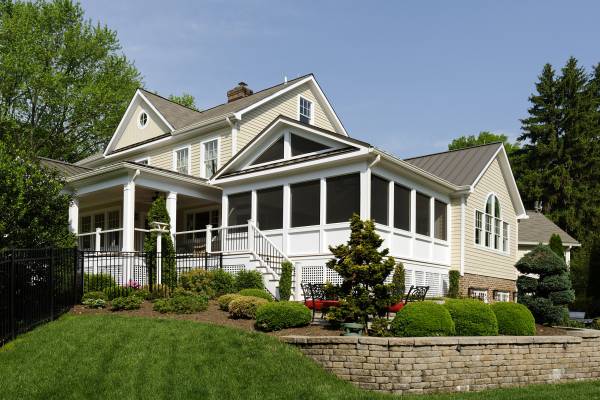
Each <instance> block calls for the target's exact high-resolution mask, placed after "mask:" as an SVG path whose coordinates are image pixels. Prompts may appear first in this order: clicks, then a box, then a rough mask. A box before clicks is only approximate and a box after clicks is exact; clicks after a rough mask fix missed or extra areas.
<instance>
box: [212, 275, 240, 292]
mask: <svg viewBox="0 0 600 400" xmlns="http://www.w3.org/2000/svg"><path fill="white" fill-rule="evenodd" d="M210 286H211V288H212V290H213V293H214V296H215V297H219V296H223V295H224V294H228V293H235V292H236V287H235V276H234V275H233V274H230V273H229V272H227V271H223V270H222V269H217V270H214V271H213V272H212V280H211V282H210Z"/></svg>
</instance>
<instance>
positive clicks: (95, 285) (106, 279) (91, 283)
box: [83, 274, 117, 293]
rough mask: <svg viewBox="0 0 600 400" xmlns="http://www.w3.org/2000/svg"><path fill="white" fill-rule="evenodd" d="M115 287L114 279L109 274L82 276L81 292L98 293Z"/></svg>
mask: <svg viewBox="0 0 600 400" xmlns="http://www.w3.org/2000/svg"><path fill="white" fill-rule="evenodd" d="M114 286H117V282H116V281H115V278H113V277H112V276H111V275H109V274H83V292H84V293H86V292H98V291H101V290H104V289H106V288H110V287H114Z"/></svg>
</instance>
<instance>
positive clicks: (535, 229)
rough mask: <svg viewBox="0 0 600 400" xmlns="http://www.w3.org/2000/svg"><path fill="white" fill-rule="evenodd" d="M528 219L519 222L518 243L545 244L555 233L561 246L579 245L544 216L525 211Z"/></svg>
mask: <svg viewBox="0 0 600 400" xmlns="http://www.w3.org/2000/svg"><path fill="white" fill-rule="evenodd" d="M527 216H528V217H529V218H528V219H523V220H521V221H520V222H519V243H545V244H547V243H548V242H549V241H550V236H552V234H554V233H556V234H557V235H558V236H560V239H561V240H562V242H563V244H566V245H576V246H578V245H579V242H578V241H577V240H576V239H575V238H573V237H572V236H571V235H569V234H568V233H567V232H565V231H563V230H562V229H560V228H559V227H558V226H557V225H556V224H555V223H554V222H552V221H550V220H549V219H548V218H547V217H546V216H545V215H544V214H542V213H539V212H536V211H532V210H527Z"/></svg>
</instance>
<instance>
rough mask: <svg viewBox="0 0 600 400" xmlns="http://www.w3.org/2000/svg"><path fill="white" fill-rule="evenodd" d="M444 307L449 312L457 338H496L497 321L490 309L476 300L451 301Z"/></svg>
mask: <svg viewBox="0 0 600 400" xmlns="http://www.w3.org/2000/svg"><path fill="white" fill-rule="evenodd" d="M444 306H445V307H446V308H447V309H448V311H449V312H450V315H451V316H452V321H454V326H455V328H456V334H457V335H458V336H496V335H498V320H497V319H496V315H495V314H494V312H493V311H492V308H491V307H490V306H489V305H487V304H485V303H484V302H482V301H481V300H476V299H460V300H459V299H451V300H447V301H446V303H445V304H444Z"/></svg>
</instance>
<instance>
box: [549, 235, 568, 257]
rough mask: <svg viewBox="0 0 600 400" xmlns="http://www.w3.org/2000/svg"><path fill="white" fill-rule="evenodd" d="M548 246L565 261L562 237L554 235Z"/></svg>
mask: <svg viewBox="0 0 600 400" xmlns="http://www.w3.org/2000/svg"><path fill="white" fill-rule="evenodd" d="M548 246H550V248H551V249H552V251H553V252H554V253H555V254H556V255H557V256H559V257H560V258H562V259H563V260H564V259H565V248H564V247H563V244H562V239H561V238H560V236H558V234H556V233H553V234H552V235H551V236H550V241H549V242H548Z"/></svg>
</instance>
